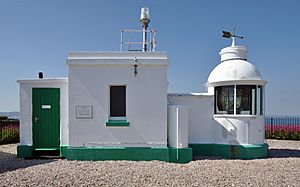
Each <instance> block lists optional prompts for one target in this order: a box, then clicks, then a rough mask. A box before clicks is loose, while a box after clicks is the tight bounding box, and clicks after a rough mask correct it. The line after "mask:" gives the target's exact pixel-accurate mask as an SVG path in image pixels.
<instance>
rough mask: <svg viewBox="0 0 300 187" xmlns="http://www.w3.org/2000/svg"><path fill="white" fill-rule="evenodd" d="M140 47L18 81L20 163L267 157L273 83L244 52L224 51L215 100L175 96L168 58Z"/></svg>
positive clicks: (72, 60) (80, 59) (213, 83)
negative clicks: (55, 75)
mask: <svg viewBox="0 0 300 187" xmlns="http://www.w3.org/2000/svg"><path fill="white" fill-rule="evenodd" d="M143 13H145V10H144V12H142V15H141V22H142V24H148V22H149V14H148V12H147V10H146V18H147V19H146V18H144V17H145V15H144V14H143ZM147 20H148V22H147ZM146 29H147V25H146V26H145V25H144V31H146ZM144 36H147V34H146V32H144ZM233 39H234V37H233ZM150 40H152V38H151V39H150ZM233 41H234V40H233ZM142 44H143V52H142V51H130V52H123V51H121V52H71V53H69V55H68V59H67V66H68V70H69V71H68V72H69V75H68V78H64V79H24V80H18V83H19V84H20V127H21V134H20V140H21V141H20V145H19V146H18V156H19V157H31V156H34V155H38V154H39V153H40V152H41V151H57V152H59V153H60V155H61V156H63V157H66V158H67V159H69V160H123V159H125V160H163V161H170V162H182V163H184V162H189V161H190V160H192V156H193V155H208V156H209V155H213V156H222V157H226V158H242V159H250V158H260V157H265V156H267V149H268V147H267V144H265V143H264V101H265V99H264V86H265V84H266V81H264V80H263V79H262V77H261V75H260V73H259V71H258V70H257V69H256V68H255V66H254V65H252V64H250V63H249V62H247V49H246V48H245V47H243V46H235V44H234V43H233V45H232V46H230V47H227V48H224V49H222V50H221V52H220V55H221V63H220V64H219V65H218V66H217V67H216V68H215V69H214V70H213V71H212V72H211V74H210V75H209V77H208V81H207V86H208V93H193V94H168V93H167V87H168V82H167V70H168V63H169V62H168V57H167V53H165V52H154V50H153V49H154V48H153V47H151V48H150V51H149V50H147V45H146V37H144V40H143V43H142ZM150 44H154V42H153V41H152V42H151V41H150ZM43 153H44V152H43Z"/></svg>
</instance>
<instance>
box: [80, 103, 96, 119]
mask: <svg viewBox="0 0 300 187" xmlns="http://www.w3.org/2000/svg"><path fill="white" fill-rule="evenodd" d="M76 118H78V119H92V118H93V107H92V106H84V105H77V106H76Z"/></svg>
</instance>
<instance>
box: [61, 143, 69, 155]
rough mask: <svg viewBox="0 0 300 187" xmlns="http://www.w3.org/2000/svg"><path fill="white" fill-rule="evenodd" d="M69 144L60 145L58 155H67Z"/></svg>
mask: <svg viewBox="0 0 300 187" xmlns="http://www.w3.org/2000/svg"><path fill="white" fill-rule="evenodd" d="M68 148H69V145H60V147H59V150H60V156H62V157H65V158H66V157H67V152H68Z"/></svg>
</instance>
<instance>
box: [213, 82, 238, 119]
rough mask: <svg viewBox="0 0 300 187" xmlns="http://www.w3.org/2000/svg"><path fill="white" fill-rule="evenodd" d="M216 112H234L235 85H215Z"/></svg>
mask: <svg viewBox="0 0 300 187" xmlns="http://www.w3.org/2000/svg"><path fill="white" fill-rule="evenodd" d="M215 104H216V105H215V114H233V113H234V86H219V87H215Z"/></svg>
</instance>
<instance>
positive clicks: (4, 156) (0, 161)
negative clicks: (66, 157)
mask: <svg viewBox="0 0 300 187" xmlns="http://www.w3.org/2000/svg"><path fill="white" fill-rule="evenodd" d="M55 161H56V160H54V159H42V160H41V159H23V158H17V155H15V154H10V153H5V152H1V151H0V174H1V173H4V172H7V171H13V170H17V169H21V168H27V167H31V166H35V165H41V164H46V163H50V162H55Z"/></svg>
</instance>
